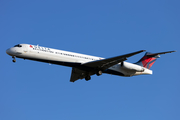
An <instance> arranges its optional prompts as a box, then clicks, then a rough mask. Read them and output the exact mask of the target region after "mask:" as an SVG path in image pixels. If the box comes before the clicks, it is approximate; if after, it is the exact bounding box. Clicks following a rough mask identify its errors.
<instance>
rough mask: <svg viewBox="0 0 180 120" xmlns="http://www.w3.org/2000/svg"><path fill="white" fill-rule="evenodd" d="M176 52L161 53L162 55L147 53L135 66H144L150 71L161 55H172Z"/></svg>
mask: <svg viewBox="0 0 180 120" xmlns="http://www.w3.org/2000/svg"><path fill="white" fill-rule="evenodd" d="M172 52H176V51H168V52H160V53H150V52H146V53H145V55H144V56H143V57H142V58H141V59H140V60H139V61H138V62H137V63H135V64H137V65H140V66H143V67H145V68H148V69H150V68H151V67H152V65H153V64H154V63H155V61H156V59H157V58H159V57H160V55H161V54H166V53H172Z"/></svg>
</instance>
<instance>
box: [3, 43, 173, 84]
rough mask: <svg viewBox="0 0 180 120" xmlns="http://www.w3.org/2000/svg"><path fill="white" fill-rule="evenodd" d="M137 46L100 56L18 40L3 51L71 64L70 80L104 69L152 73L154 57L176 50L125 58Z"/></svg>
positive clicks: (130, 73)
mask: <svg viewBox="0 0 180 120" xmlns="http://www.w3.org/2000/svg"><path fill="white" fill-rule="evenodd" d="M144 51H145V50H140V51H137V52H132V53H129V54H124V55H120V56H116V57H111V58H102V57H96V56H91V55H85V54H79V53H74V52H69V51H64V50H57V49H52V48H47V47H42V46H39V45H31V44H18V45H15V46H14V47H11V48H9V49H7V50H6V53H7V54H8V55H10V56H12V58H13V62H16V59H15V58H16V57H17V58H22V59H28V60H34V61H39V62H45V63H49V64H56V65H63V66H68V67H72V72H71V78H70V82H75V81H76V80H78V79H84V78H85V80H86V81H88V80H90V79H91V76H92V75H95V74H96V75H97V76H100V75H102V74H103V73H107V74H112V75H118V76H124V77H131V76H136V75H145V74H149V75H151V74H152V70H150V68H151V66H152V65H153V64H154V62H155V61H156V59H157V58H159V57H160V56H159V55H161V54H166V53H172V52H176V51H167V52H159V53H150V52H146V53H145V55H144V56H143V57H142V58H141V59H140V60H139V61H138V62H136V63H129V62H125V61H126V60H127V58H128V57H131V56H133V55H136V54H139V53H141V52H144Z"/></svg>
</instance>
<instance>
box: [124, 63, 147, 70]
mask: <svg viewBox="0 0 180 120" xmlns="http://www.w3.org/2000/svg"><path fill="white" fill-rule="evenodd" d="M121 67H122V68H123V69H126V70H128V71H136V72H143V71H144V68H143V67H141V66H139V65H136V64H132V63H127V62H121Z"/></svg>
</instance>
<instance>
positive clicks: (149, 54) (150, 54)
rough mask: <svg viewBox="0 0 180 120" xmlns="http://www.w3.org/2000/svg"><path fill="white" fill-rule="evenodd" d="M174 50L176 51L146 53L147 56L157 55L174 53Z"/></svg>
mask: <svg viewBox="0 0 180 120" xmlns="http://www.w3.org/2000/svg"><path fill="white" fill-rule="evenodd" d="M172 52H176V51H167V52H159V53H148V54H146V56H156V55H161V54H166V53H172Z"/></svg>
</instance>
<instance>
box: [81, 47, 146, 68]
mask: <svg viewBox="0 0 180 120" xmlns="http://www.w3.org/2000/svg"><path fill="white" fill-rule="evenodd" d="M144 51H145V50H140V51H137V52H133V53H129V54H125V55H121V56H117V57H112V58H107V59H103V60H97V61H93V62H88V63H84V64H82V65H83V66H86V67H90V68H96V69H100V70H106V69H107V68H109V67H111V66H113V65H116V64H117V63H120V62H123V61H125V60H127V58H128V57H131V56H133V55H136V54H138V53H141V52H144Z"/></svg>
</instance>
